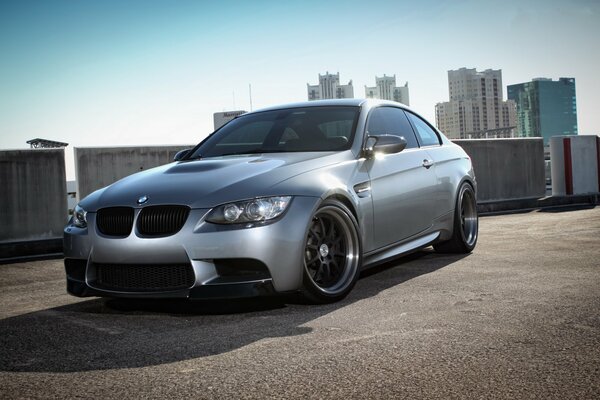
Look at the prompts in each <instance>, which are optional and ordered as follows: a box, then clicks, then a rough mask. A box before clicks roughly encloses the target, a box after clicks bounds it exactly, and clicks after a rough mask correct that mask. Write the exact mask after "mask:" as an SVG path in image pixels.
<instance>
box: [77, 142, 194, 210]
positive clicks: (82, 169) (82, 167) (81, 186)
mask: <svg viewBox="0 0 600 400" xmlns="http://www.w3.org/2000/svg"><path fill="white" fill-rule="evenodd" d="M192 147H194V146H193V145H187V146H186V145H181V146H146V147H76V148H75V175H76V179H77V197H78V198H79V199H83V198H84V197H85V196H87V195H88V194H90V193H92V192H93V191H95V190H97V189H100V188H103V187H104V186H108V185H110V184H111V183H113V182H116V181H118V180H119V179H121V178H124V177H126V176H128V175H131V174H133V173H136V172H139V171H142V170H145V169H148V168H153V167H157V166H159V165H163V164H167V163H170V162H171V161H173V157H174V156H175V154H176V153H177V152H178V151H180V150H183V149H188V148H192Z"/></svg>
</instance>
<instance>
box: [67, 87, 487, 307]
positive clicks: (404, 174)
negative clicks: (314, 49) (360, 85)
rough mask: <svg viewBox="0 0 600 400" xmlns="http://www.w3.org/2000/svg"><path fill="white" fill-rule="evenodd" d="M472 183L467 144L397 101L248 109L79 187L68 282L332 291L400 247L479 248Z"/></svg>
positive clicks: (126, 292) (328, 296)
mask: <svg viewBox="0 0 600 400" xmlns="http://www.w3.org/2000/svg"><path fill="white" fill-rule="evenodd" d="M476 187H477V186H476V181H475V175H474V172H473V168H472V165H471V160H470V158H469V157H468V156H467V154H466V153H465V152H464V151H463V149H462V148H460V147H459V146H457V145H456V144H453V143H452V142H450V141H449V140H448V139H447V138H446V137H445V136H444V135H443V134H442V133H440V132H439V131H438V130H436V129H435V128H434V127H433V126H432V125H431V124H429V123H428V122H427V121H426V120H425V119H423V118H422V117H420V116H419V115H418V114H416V113H415V112H414V111H411V110H410V109H408V108H407V107H405V106H403V105H401V104H398V103H395V102H389V101H373V100H358V99H345V100H323V101H313V102H307V103H298V104H291V105H282V106H278V107H272V108H267V109H263V110H259V111H255V112H251V113H248V114H244V115H242V116H239V117H237V118H236V119H234V120H232V121H231V122H229V123H227V124H226V125H225V126H223V127H222V128H220V129H218V130H217V131H216V132H214V133H213V134H211V135H210V136H208V137H207V138H206V139H205V140H204V141H202V142H201V143H200V144H198V145H197V146H196V147H194V148H193V149H189V150H184V151H181V152H179V153H178V154H177V155H176V156H175V160H174V162H173V163H170V164H167V165H164V166H161V167H157V168H154V169H151V170H147V171H143V172H140V173H137V174H134V175H131V176H129V177H126V178H124V179H122V180H120V181H118V182H116V183H114V184H112V185H110V186H108V187H105V188H103V189H100V190H98V191H96V192H94V193H92V194H90V195H89V196H87V197H86V198H85V199H83V200H82V201H81V202H80V203H79V205H78V206H77V207H76V209H75V212H74V215H73V217H72V219H71V220H70V221H69V223H68V225H67V226H66V227H65V230H64V254H65V269H66V275H67V290H68V292H69V293H71V294H73V295H75V296H81V297H84V296H109V297H131V298H196V299H207V298H212V299H215V298H236V297H250V296H257V295H268V294H277V293H289V292H297V293H298V292H299V293H301V294H302V295H303V296H305V297H306V298H307V299H308V300H309V301H311V302H315V303H326V302H333V301H337V300H340V299H342V298H343V297H345V296H346V295H347V294H348V293H349V292H350V290H351V289H352V287H353V286H354V284H355V282H356V280H357V278H358V276H359V273H360V271H361V270H363V269H365V268H368V267H371V266H374V265H377V264H379V263H382V262H384V261H387V260H390V259H391V258H393V257H397V256H400V255H403V254H407V253H409V252H413V251H415V250H418V249H421V248H424V247H427V246H431V245H433V247H434V249H435V250H436V251H439V252H455V253H468V252H470V251H472V250H473V248H474V247H475V244H476V242H477V233H478V217H477V203H476Z"/></svg>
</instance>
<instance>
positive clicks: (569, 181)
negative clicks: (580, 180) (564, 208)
mask: <svg viewBox="0 0 600 400" xmlns="http://www.w3.org/2000/svg"><path fill="white" fill-rule="evenodd" d="M563 154H564V160H565V190H566V191H567V194H573V160H572V158H571V138H564V139H563Z"/></svg>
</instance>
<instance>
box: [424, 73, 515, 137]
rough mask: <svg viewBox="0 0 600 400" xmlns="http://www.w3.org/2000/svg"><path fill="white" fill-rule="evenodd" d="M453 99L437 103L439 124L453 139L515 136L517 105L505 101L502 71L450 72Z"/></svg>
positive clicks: (450, 91) (436, 112) (451, 97)
mask: <svg viewBox="0 0 600 400" xmlns="http://www.w3.org/2000/svg"><path fill="white" fill-rule="evenodd" d="M448 88H449V93H450V101H447V102H443V103H438V104H436V106H435V117H436V124H437V127H438V128H439V129H440V130H441V131H442V132H444V133H445V134H446V135H447V136H448V137H450V138H452V139H480V138H498V137H512V136H513V134H514V128H515V125H516V107H515V103H514V102H513V101H512V100H508V101H504V100H503V92H502V70H491V69H487V70H485V71H482V72H479V71H476V70H475V69H474V68H472V69H467V68H461V69H459V70H455V71H448Z"/></svg>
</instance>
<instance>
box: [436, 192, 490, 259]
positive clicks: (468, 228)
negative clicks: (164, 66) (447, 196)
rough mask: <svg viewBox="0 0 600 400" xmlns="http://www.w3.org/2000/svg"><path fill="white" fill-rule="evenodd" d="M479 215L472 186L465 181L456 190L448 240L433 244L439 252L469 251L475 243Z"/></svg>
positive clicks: (477, 233)
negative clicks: (451, 228)
mask: <svg viewBox="0 0 600 400" xmlns="http://www.w3.org/2000/svg"><path fill="white" fill-rule="evenodd" d="M478 235H479V216H478V215H477V199H476V197H475V192H474V191H473V187H472V186H471V185H470V184H469V183H467V182H465V183H463V184H462V185H461V186H460V189H459V190H458V196H457V197H456V207H455V209H454V226H453V230H452V237H451V238H450V240H448V241H445V242H441V243H436V244H434V245H433V248H434V249H435V251H437V252H439V253H470V252H472V251H473V249H474V248H475V245H476V244H477V237H478Z"/></svg>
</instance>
